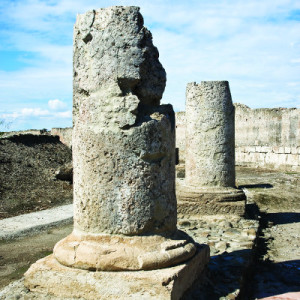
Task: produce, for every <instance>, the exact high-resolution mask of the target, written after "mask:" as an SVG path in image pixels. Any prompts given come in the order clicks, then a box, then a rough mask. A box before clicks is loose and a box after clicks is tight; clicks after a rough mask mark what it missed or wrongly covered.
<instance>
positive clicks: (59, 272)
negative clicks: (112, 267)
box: [25, 246, 209, 300]
mask: <svg viewBox="0 0 300 300" xmlns="http://www.w3.org/2000/svg"><path fill="white" fill-rule="evenodd" d="M208 260H209V247H208V246H199V247H198V251H197V254H196V255H195V256H194V257H193V258H192V259H191V260H189V261H187V262H186V263H184V264H181V265H177V266H174V267H171V268H165V269H160V270H153V271H126V272H90V271H86V270H80V269H74V268H69V267H65V266H62V265H61V264H59V263H58V262H57V261H56V259H55V258H54V257H53V255H50V256H47V257H45V258H43V259H41V260H39V261H37V262H36V263H35V264H34V265H33V266H32V267H31V268H30V270H29V271H28V272H27V273H26V275H25V276H26V277H25V278H26V279H25V285H26V286H27V287H28V288H29V289H30V291H31V292H30V294H28V296H29V297H30V295H31V294H32V295H35V294H39V295H40V296H41V298H43V297H44V296H45V295H46V294H45V292H46V293H47V295H48V296H51V295H52V296H55V297H61V298H62V299H65V298H71V299H73V298H82V299H91V300H94V299H129V298H130V299H162V300H163V299H172V300H173V299H174V300H175V299H180V297H181V296H182V294H183V293H184V291H185V290H187V289H188V288H189V287H190V286H191V285H192V283H193V282H194V281H195V279H197V277H198V276H199V275H200V274H201V272H202V271H203V270H204V267H205V266H206V264H207V263H208ZM37 281H38V282H39V285H36V282H37ZM58 286H59V288H58Z"/></svg>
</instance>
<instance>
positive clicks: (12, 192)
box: [0, 134, 72, 219]
mask: <svg viewBox="0 0 300 300" xmlns="http://www.w3.org/2000/svg"><path fill="white" fill-rule="evenodd" d="M71 159H72V152H71V149H70V148H68V147H67V146H66V145H64V144H62V143H61V142H60V141H59V138H58V137H55V136H48V135H32V134H27V135H18V136H12V137H9V138H2V139H0V219H3V218H8V217H12V216H16V215H20V214H24V213H28V212H31V211H38V210H43V209H47V208H50V207H54V206H57V205H63V204H69V203H71V202H72V184H71V183H70V182H68V181H60V180H56V179H55V172H56V171H57V169H58V168H60V167H61V166H62V165H64V164H65V163H68V162H70V161H71Z"/></svg>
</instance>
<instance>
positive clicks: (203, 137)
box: [178, 81, 245, 214]
mask: <svg viewBox="0 0 300 300" xmlns="http://www.w3.org/2000/svg"><path fill="white" fill-rule="evenodd" d="M185 117H186V132H185V139H186V147H185V155H186V159H185V183H184V185H183V186H180V184H179V188H178V196H179V198H180V205H179V212H180V213H181V212H182V209H183V208H184V209H187V207H190V209H191V211H193V212H194V213H195V212H197V213H201V214H202V213H203V214H218V213H234V214H243V213H244V206H245V203H244V199H245V195H244V193H243V192H242V191H241V190H238V189H236V188H235V139H234V106H233V103H232V100H231V94H230V89H229V84H228V82H227V81H202V82H201V83H200V84H196V83H195V82H193V83H189V84H188V85H187V89H186V115H185ZM181 200H183V201H184V200H185V201H187V202H189V203H190V202H193V201H196V202H197V210H196V211H195V209H192V208H191V206H193V205H190V204H188V203H187V202H185V203H183V204H182V203H181Z"/></svg>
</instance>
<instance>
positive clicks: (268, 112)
mask: <svg viewBox="0 0 300 300" xmlns="http://www.w3.org/2000/svg"><path fill="white" fill-rule="evenodd" d="M235 108H236V111H235V143H236V145H235V146H236V147H235V150H236V151H235V156H236V157H235V160H236V165H243V166H249V167H257V166H259V167H262V168H272V169H273V168H274V169H283V170H292V171H298V172H299V171H300V109H296V108H259V109H251V108H249V107H248V106H246V105H243V104H238V103H237V104H235ZM176 147H178V148H179V160H180V161H181V162H182V161H184V160H185V112H178V113H176Z"/></svg>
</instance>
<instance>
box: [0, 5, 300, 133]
mask: <svg viewBox="0 0 300 300" xmlns="http://www.w3.org/2000/svg"><path fill="white" fill-rule="evenodd" d="M111 5H138V6H140V7H141V13H142V14H143V16H144V19H145V26H147V27H148V28H149V29H150V30H151V32H152V33H153V39H154V44H155V45H156V46H157V47H158V49H159V52H160V60H161V62H162V64H163V66H164V67H165V69H166V71H167V87H166V91H165V93H164V96H163V100H162V102H164V103H171V104H173V106H174V109H175V110H176V111H178V110H184V106H185V87H186V84H187V83H188V82H191V81H196V82H200V81H202V80H228V81H229V83H230V87H231V93H232V96H233V101H234V102H240V103H244V104H246V105H248V106H250V107H252V108H256V107H279V106H281V107H299V105H300V34H299V33H300V2H299V1H290V0H272V1H270V0H264V1H258V0H253V1H248V2H247V1H240V0H232V1H222V0H218V1H217V0H212V1H208V0H203V1H199V0H197V1H196V0H190V1H179V0H173V1H170V0H167V1H161V0H152V1H138V0H136V1H135V0H132V1H127V0H124V1H91V0H86V1H84V0H77V1H71V0H61V1H57V0H44V1H42V0H22V1H21V0H16V1H8V0H2V1H1V4H0V20H1V21H0V37H1V41H2V42H1V43H0V61H1V56H3V57H4V55H5V57H6V59H5V61H6V63H5V64H3V67H2V64H1V65H0V103H1V105H0V117H1V115H2V118H3V116H6V115H11V116H12V115H13V114H14V115H15V116H18V117H16V118H15V125H13V126H14V129H25V127H28V128H33V127H37V126H40V127H47V126H50V127H54V126H57V125H56V124H58V123H59V124H60V125H61V126H71V118H70V116H69V113H70V112H71V105H72V36H73V25H74V23H75V17H76V14H77V13H83V12H85V11H86V10H88V9H93V8H99V7H107V6H111ZM8 53H10V55H8ZM7 58H8V60H7ZM51 99H56V100H57V101H55V100H51ZM58 99H60V100H58ZM58 101H59V102H58ZM61 105H65V106H64V107H62V106H61ZM24 109H27V110H25V111H24ZM46 111H47V112H48V114H46V113H45V112H46ZM67 112H68V113H67ZM26 113H27V115H26ZM43 113H44V115H43ZM21 119H22V120H23V122H19V121H18V120H21ZM63 120H64V121H63ZM51 122H53V123H51ZM42 124H43V125H44V126H42ZM18 126H19V127H18Z"/></svg>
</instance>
